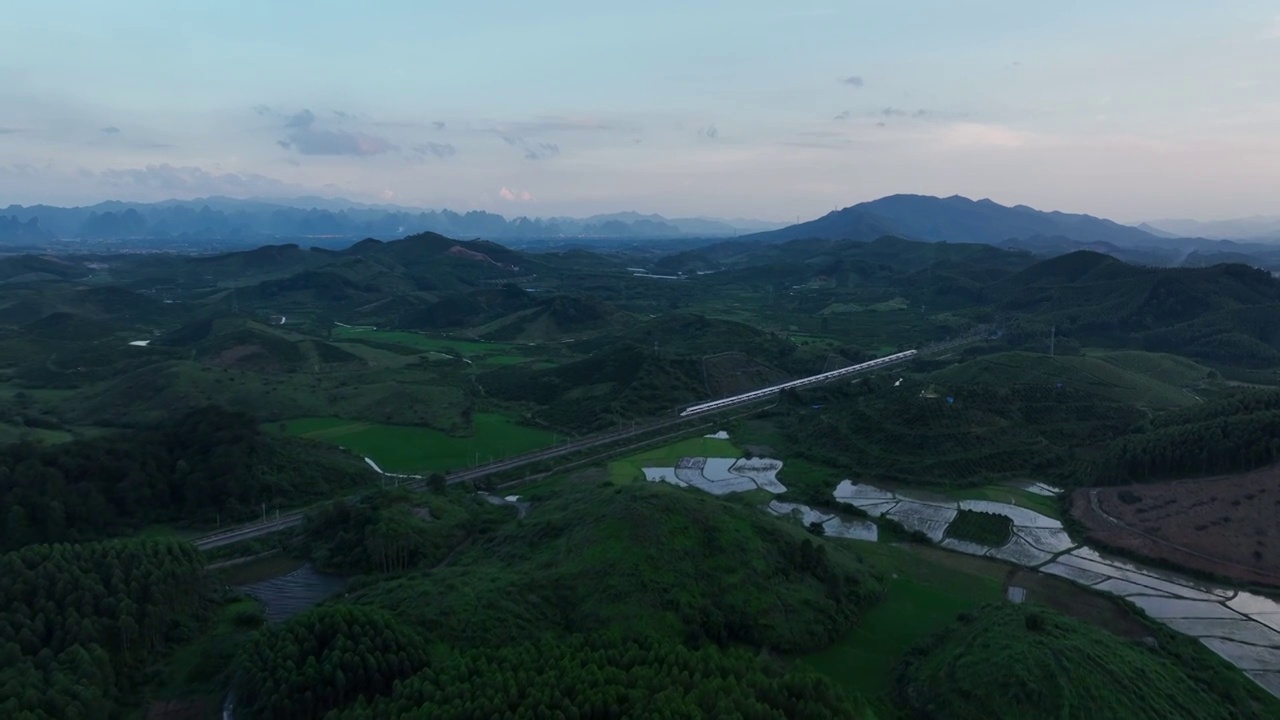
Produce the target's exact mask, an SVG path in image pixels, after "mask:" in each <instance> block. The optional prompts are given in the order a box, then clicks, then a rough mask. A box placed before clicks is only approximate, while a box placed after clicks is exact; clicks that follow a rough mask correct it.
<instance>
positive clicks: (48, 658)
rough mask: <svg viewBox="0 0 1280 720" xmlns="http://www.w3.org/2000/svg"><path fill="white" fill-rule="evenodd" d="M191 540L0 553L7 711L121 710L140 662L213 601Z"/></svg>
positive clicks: (67, 718) (116, 713)
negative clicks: (189, 541)
mask: <svg viewBox="0 0 1280 720" xmlns="http://www.w3.org/2000/svg"><path fill="white" fill-rule="evenodd" d="M212 604H213V595H212V586H211V584H210V583H209V582H208V580H207V579H206V577H205V573H204V560H203V558H201V557H200V554H199V553H198V552H197V551H196V550H195V549H194V548H192V547H191V546H190V545H188V544H186V543H181V542H177V541H161V540H116V541H109V542H99V543H82V544H74V545H69V544H57V545H30V546H27V547H25V548H23V549H21V550H16V551H11V552H7V553H4V554H3V555H0V658H3V663H0V664H2V665H3V667H0V714H3V715H4V717H8V718H29V719H30V720H46V719H47V720H74V719H76V718H83V719H84V720H90V719H92V718H118V717H121V716H122V715H121V713H122V712H123V711H124V710H125V709H126V708H128V707H129V706H131V705H132V704H133V703H134V702H135V701H136V696H135V693H137V692H138V691H139V689H140V684H141V683H142V681H143V680H144V678H143V676H142V672H143V671H144V670H145V669H147V668H148V667H149V666H151V665H152V664H153V663H154V662H156V661H157V660H159V659H160V658H162V657H163V655H164V653H165V652H166V650H167V649H168V648H170V647H171V646H172V644H173V642H174V640H175V639H179V638H182V639H185V638H186V637H190V635H191V634H192V633H194V632H196V631H197V630H198V629H199V628H200V626H201V624H202V623H204V622H205V621H206V620H207V619H208V617H209V613H210V611H211V609H212Z"/></svg>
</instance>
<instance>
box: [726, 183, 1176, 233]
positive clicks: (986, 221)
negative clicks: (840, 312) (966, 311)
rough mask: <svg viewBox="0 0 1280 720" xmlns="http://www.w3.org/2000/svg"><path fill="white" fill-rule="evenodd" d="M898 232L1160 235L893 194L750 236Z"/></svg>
mask: <svg viewBox="0 0 1280 720" xmlns="http://www.w3.org/2000/svg"><path fill="white" fill-rule="evenodd" d="M885 235H897V236H899V237H903V238H907V239H911V240H928V241H932V242H955V243H986V244H988V245H995V244H999V243H1001V242H1003V241H1005V240H1013V239H1025V238H1030V237H1037V236H1040V237H1067V238H1071V239H1072V240H1075V241H1077V242H1081V243H1099V242H1103V243H1113V244H1115V245H1134V246H1140V245H1153V244H1159V242H1160V238H1158V237H1156V236H1154V235H1152V234H1150V233H1148V232H1144V231H1143V230H1140V229H1138V228H1135V227H1130V226H1128V225H1121V224H1119V223H1117V222H1112V221H1111V220H1104V219H1102V218H1096V217H1093V216H1092V215H1072V214H1069V213H1062V212H1042V211H1040V210H1036V209H1034V208H1030V207H1027V206H1026V205H1017V206H1014V207H1006V206H1004V205H1000V204H999V203H996V202H993V201H991V200H970V199H969V198H965V197H961V196H959V195H952V196H951V197H948V198H937V197H932V196H929V195H890V196H888V197H883V198H880V199H879V200H872V201H871V202H865V203H859V204H858V205H854V206H852V207H847V208H845V209H843V210H836V211H834V212H830V213H827V214H826V215H824V216H822V217H820V218H818V219H817V220H810V221H809V222H804V223H800V224H798V225H791V226H789V227H785V228H781V229H779V230H773V231H769V232H763V233H757V234H755V235H750V236H748V237H747V238H745V239H748V240H766V241H785V240H801V239H808V238H815V239H822V240H875V239H876V238H879V237H883V236H885Z"/></svg>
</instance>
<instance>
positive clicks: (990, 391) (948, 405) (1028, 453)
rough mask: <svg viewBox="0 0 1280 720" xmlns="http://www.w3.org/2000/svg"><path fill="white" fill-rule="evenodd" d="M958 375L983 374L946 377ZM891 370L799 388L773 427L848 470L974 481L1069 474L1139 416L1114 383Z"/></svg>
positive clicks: (803, 449)
mask: <svg viewBox="0 0 1280 720" xmlns="http://www.w3.org/2000/svg"><path fill="white" fill-rule="evenodd" d="M997 357H999V356H997ZM970 362H973V361H970ZM967 364H968V363H966V365H967ZM961 367H962V368H963V367H964V366H961ZM1104 367H1107V368H1110V367H1111V366H1109V365H1105V364H1104ZM988 373H989V375H987V374H988ZM964 374H968V375H972V376H974V377H976V378H980V379H981V380H982V381H981V382H962V381H957V380H954V379H952V378H953V377H955V376H959V375H964ZM983 375H987V377H983ZM898 377H900V378H901V380H902V382H901V383H897V378H895V377H893V376H889V375H881V376H872V377H870V378H868V379H865V380H861V381H858V382H857V383H855V384H852V385H848V386H841V385H829V386H826V387H822V388H818V389H813V390H807V391H805V392H804V393H802V397H801V398H795V399H792V400H790V403H791V404H790V412H788V413H786V415H784V416H783V417H782V418H781V419H780V420H779V424H780V427H781V428H782V429H783V432H784V434H785V435H786V437H787V438H788V439H789V440H790V442H791V444H792V446H793V447H794V448H796V450H797V452H799V453H801V454H802V455H803V456H805V457H808V458H811V459H813V460H817V461H819V462H822V463H824V464H826V465H829V466H831V467H839V468H841V469H842V470H843V471H844V472H847V473H850V474H851V475H862V476H864V477H868V478H874V479H879V480H888V481H897V482H907V483H915V484H935V485H973V484H983V483H988V482H992V481H996V480H1002V479H1020V478H1025V477H1028V476H1033V477H1045V478H1053V479H1055V480H1057V479H1058V478H1059V477H1060V476H1063V475H1064V474H1065V475H1070V474H1071V473H1073V472H1074V470H1075V464H1074V463H1075V461H1076V460H1077V458H1078V456H1079V454H1080V453H1081V452H1084V451H1086V450H1089V449H1090V448H1094V447H1098V446H1101V445H1102V444H1103V443H1106V442H1107V441H1109V440H1111V439H1112V438H1114V437H1116V436H1118V435H1123V434H1125V433H1127V432H1129V431H1130V429H1131V428H1132V427H1133V426H1134V425H1135V424H1136V423H1137V422H1138V421H1139V420H1141V419H1142V418H1143V417H1146V413H1145V412H1143V410H1142V409H1140V408H1139V407H1137V406H1136V405H1134V404H1133V403H1132V402H1130V401H1129V400H1128V399H1125V398H1123V397H1121V398H1112V397H1109V396H1108V395H1123V393H1121V392H1120V391H1119V390H1118V389H1116V388H1113V387H1110V386H1105V387H1104V390H1105V392H1104V393H1099V392H1097V391H1096V389H1094V388H1091V387H1090V386H1089V385H1088V384H1083V383H1082V385H1083V386H1082V387H1075V386H1072V385H1070V384H1064V385H1063V387H1057V383H1056V382H1052V383H1049V382H1046V383H1026V384H1010V383H1004V382H1001V381H1000V379H999V378H1000V371H999V368H998V367H996V366H993V365H990V364H985V363H984V364H982V365H980V366H978V367H977V368H967V369H964V370H953V371H944V374H943V375H942V377H943V378H945V379H946V380H947V382H945V383H944V382H935V381H934V380H933V376H932V375H925V376H923V377H920V376H913V375H911V374H909V373H906V372H904V373H902V374H901V375H899V376H898ZM895 383H897V384H895ZM1171 397H1174V396H1173V395H1170V396H1169V397H1166V398H1165V399H1170V398H1171ZM1188 399H1190V398H1188Z"/></svg>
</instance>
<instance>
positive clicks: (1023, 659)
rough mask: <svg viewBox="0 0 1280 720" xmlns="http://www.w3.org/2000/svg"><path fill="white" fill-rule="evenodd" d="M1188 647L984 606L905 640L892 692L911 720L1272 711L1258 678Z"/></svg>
mask: <svg viewBox="0 0 1280 720" xmlns="http://www.w3.org/2000/svg"><path fill="white" fill-rule="evenodd" d="M1181 640H1184V641H1188V642H1191V643H1195V641H1194V640H1188V639H1187V638H1181ZM1168 645H1173V646H1174V647H1168ZM1186 648H1187V646H1186V645H1185V644H1184V643H1178V642H1177V641H1176V639H1175V638H1173V637H1172V634H1171V633H1158V634H1157V645H1156V646H1155V647H1148V646H1146V645H1143V644H1140V643H1137V642H1133V641H1128V640H1123V639H1121V638H1118V637H1116V636H1114V635H1111V634H1110V633H1108V632H1106V631H1104V630H1101V629H1099V628H1096V627H1093V626H1091V625H1086V624H1084V623H1081V622H1079V621H1077V620H1073V619H1071V618H1068V617H1065V616H1062V615H1058V614H1057V613H1055V612H1052V611H1050V610H1048V609H1047V608H1041V607H1034V606H1030V607H1029V606H1020V605H1013V604H1002V605H998V606H987V607H985V608H983V609H981V610H980V611H978V612H977V613H976V614H974V615H971V616H967V617H965V616H962V619H961V621H960V622H958V623H957V624H955V625H953V626H952V627H950V628H948V629H946V630H944V631H942V632H941V633H939V634H938V635H936V636H935V637H933V638H931V639H930V640H929V641H927V642H926V643H924V644H923V645H922V646H919V647H917V648H915V649H913V650H912V652H911V654H910V655H909V656H908V657H907V658H906V659H905V660H904V661H903V663H902V665H901V667H900V668H899V671H898V676H897V680H896V685H897V695H898V699H899V702H901V703H902V705H903V706H904V707H905V708H906V709H907V712H908V715H909V717H911V718H917V719H919V720H935V719H936V720H1025V719H1026V718H1037V717H1053V718H1056V719H1058V720H1098V719H1099V718H1124V719H1125V720H1215V719H1217V718H1221V719H1222V720H1227V719H1232V720H1245V719H1248V720H1253V719H1255V718H1256V719H1257V720H1262V719H1263V718H1274V717H1278V716H1280V701H1278V700H1276V699H1275V698H1274V697H1272V696H1271V695H1269V694H1267V693H1266V691H1265V690H1263V689H1262V688H1261V687H1258V686H1256V685H1254V684H1253V683H1252V682H1250V681H1249V680H1247V679H1246V678H1245V677H1244V676H1242V675H1241V674H1240V673H1239V672H1238V671H1236V670H1234V669H1233V668H1230V667H1229V666H1227V665H1226V664H1225V662H1223V661H1221V660H1219V659H1218V658H1217V657H1216V656H1213V655H1212V654H1211V653H1210V652H1209V651H1208V650H1207V649H1206V648H1198V652H1192V653H1187V652H1183V651H1185V650H1186Z"/></svg>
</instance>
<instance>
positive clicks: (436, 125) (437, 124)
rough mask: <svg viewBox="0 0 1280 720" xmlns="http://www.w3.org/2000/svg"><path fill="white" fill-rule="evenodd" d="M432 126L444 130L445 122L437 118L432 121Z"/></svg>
mask: <svg viewBox="0 0 1280 720" xmlns="http://www.w3.org/2000/svg"><path fill="white" fill-rule="evenodd" d="M431 127H433V128H435V129H437V130H443V129H444V123H443V122H441V121H439V120H436V121H435V122H432V123H431Z"/></svg>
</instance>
